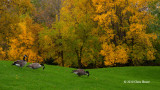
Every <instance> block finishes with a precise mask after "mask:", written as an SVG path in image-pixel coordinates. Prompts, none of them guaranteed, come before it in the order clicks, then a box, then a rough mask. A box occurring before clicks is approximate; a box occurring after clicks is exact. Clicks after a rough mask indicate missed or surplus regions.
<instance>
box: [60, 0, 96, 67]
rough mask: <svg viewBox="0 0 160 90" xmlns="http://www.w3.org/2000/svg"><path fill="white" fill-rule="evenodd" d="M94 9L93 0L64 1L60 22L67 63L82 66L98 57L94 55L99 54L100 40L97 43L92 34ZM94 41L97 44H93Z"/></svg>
mask: <svg viewBox="0 0 160 90" xmlns="http://www.w3.org/2000/svg"><path fill="white" fill-rule="evenodd" d="M93 11H94V9H93V7H92V2H91V0H82V1H78V0H65V1H64V2H63V5H62V9H61V11H60V13H61V14H60V15H61V16H60V23H61V24H62V25H63V26H62V28H61V30H62V32H63V33H62V38H63V41H64V47H65V48H64V49H65V50H64V53H65V54H64V58H65V62H66V64H67V63H70V65H72V64H73V65H75V66H78V67H79V68H82V66H83V65H84V66H87V65H88V64H89V62H91V61H92V60H93V59H94V58H95V57H96V56H95V57H94V56H93V55H94V54H95V53H96V54H98V49H97V50H96V45H97V44H98V41H97V43H96V44H95V43H94V42H96V40H97V39H96V36H93V35H92V30H93V28H94V25H95V23H94V22H93V20H92V19H91V15H92V14H93ZM93 43H94V44H95V45H92V44H93ZM69 53H70V54H69ZM91 53H92V54H91ZM69 58H71V59H72V60H71V59H69ZM67 59H69V60H67Z"/></svg>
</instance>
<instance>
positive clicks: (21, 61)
mask: <svg viewBox="0 0 160 90" xmlns="http://www.w3.org/2000/svg"><path fill="white" fill-rule="evenodd" d="M26 57H27V55H24V57H23V60H17V61H15V62H13V64H12V65H16V66H18V67H21V68H22V67H23V66H25V65H26V64H27V62H26V61H25V58H26Z"/></svg>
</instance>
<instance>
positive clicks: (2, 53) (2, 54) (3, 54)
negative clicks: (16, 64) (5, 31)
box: [0, 47, 6, 60]
mask: <svg viewBox="0 0 160 90" xmlns="http://www.w3.org/2000/svg"><path fill="white" fill-rule="evenodd" d="M5 57H6V52H5V51H3V49H2V47H0V60H4V59H5Z"/></svg>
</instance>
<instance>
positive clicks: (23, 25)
mask: <svg viewBox="0 0 160 90" xmlns="http://www.w3.org/2000/svg"><path fill="white" fill-rule="evenodd" d="M16 29H18V31H20V34H19V35H18V36H17V37H14V38H12V39H10V40H11V41H10V42H11V43H10V46H11V47H10V49H9V51H8V54H9V56H10V59H11V60H17V59H20V57H23V55H25V54H26V55H27V56H28V62H43V58H42V57H40V56H39V55H38V50H37V49H38V48H37V41H36V40H37V33H38V32H39V31H40V30H43V29H42V28H41V27H40V26H39V25H38V24H33V22H32V19H31V18H29V16H26V17H25V18H22V19H21V21H20V23H19V24H18V27H17V28H16ZM35 29H39V31H38V30H35Z"/></svg>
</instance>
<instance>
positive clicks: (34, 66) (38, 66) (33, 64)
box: [27, 63, 45, 70]
mask: <svg viewBox="0 0 160 90" xmlns="http://www.w3.org/2000/svg"><path fill="white" fill-rule="evenodd" d="M27 67H29V68H32V69H37V68H40V67H43V70H44V68H45V66H44V64H39V63H32V64H29V65H28V66H27Z"/></svg>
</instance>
